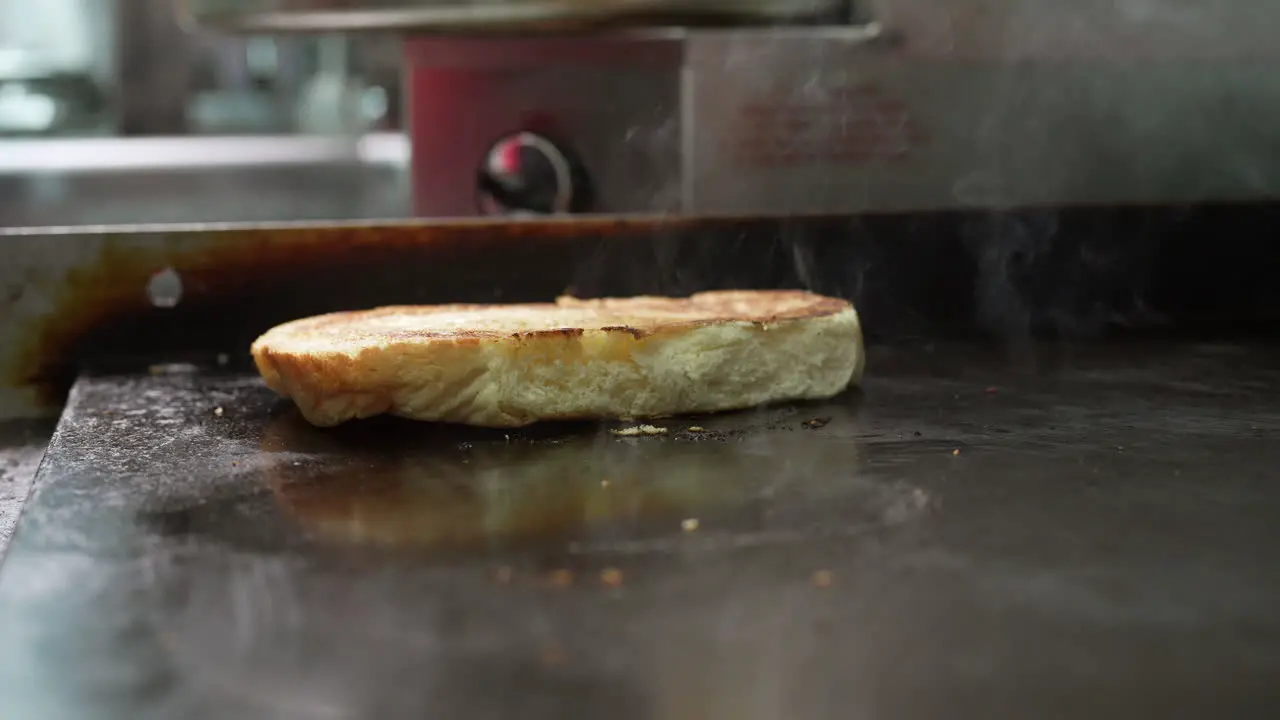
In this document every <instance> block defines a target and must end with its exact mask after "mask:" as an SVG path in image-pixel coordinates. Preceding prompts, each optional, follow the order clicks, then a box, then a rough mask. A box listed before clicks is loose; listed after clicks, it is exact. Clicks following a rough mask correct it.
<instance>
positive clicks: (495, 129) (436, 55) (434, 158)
mask: <svg viewBox="0 0 1280 720" xmlns="http://www.w3.org/2000/svg"><path fill="white" fill-rule="evenodd" d="M680 37H681V36H680V35H679V34H674V35H663V34H656V35H653V36H651V37H649V38H646V39H638V40H627V41H617V40H609V39H581V38H580V39H571V40H567V41H565V40H556V39H545V40H528V39H526V40H480V39H469V40H468V39H419V40H411V41H409V43H408V44H407V57H408V63H409V69H408V73H409V81H408V82H409V85H408V87H409V96H410V97H411V98H412V101H411V107H410V115H409V125H410V133H411V137H412V144H413V165H414V204H415V209H416V211H417V212H418V213H419V214H420V215H426V216H432V217H445V216H468V215H474V214H476V212H477V204H476V172H477V171H478V170H479V168H480V166H481V163H482V161H483V159H484V157H485V155H486V154H487V152H488V151H489V148H490V146H491V145H492V144H493V143H494V142H496V141H497V140H499V139H500V138H502V137H503V136H504V135H506V134H508V133H512V132H515V131H519V130H535V131H538V132H540V133H543V134H546V135H549V136H551V137H553V138H555V139H556V140H557V141H559V142H561V143H563V144H564V145H565V146H566V147H568V148H569V149H570V150H571V151H572V152H573V154H574V155H576V156H578V157H579V158H580V159H581V162H582V164H583V165H584V166H585V170H586V173H587V175H588V177H589V182H590V183H591V186H592V189H593V191H594V194H595V196H596V200H597V202H596V204H595V207H594V210H596V211H600V212H629V211H639V210H658V211H677V210H680V209H681V208H682V207H684V186H683V181H682V175H681V165H680V163H681V160H680V152H681V142H682V130H681V124H682V120H681V117H680V110H681V105H680V103H681V100H680V95H681V92H682V88H681V77H682V69H681V68H682V62H683V50H684V45H683V42H682V41H681V40H680Z"/></svg>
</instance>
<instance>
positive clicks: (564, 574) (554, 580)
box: [547, 569, 573, 587]
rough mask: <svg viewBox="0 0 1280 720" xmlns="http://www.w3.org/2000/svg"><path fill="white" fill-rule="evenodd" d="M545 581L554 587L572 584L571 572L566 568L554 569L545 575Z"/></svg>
mask: <svg viewBox="0 0 1280 720" xmlns="http://www.w3.org/2000/svg"><path fill="white" fill-rule="evenodd" d="M547 582H548V583H549V584H551V585H552V586H554V587H569V586H570V585H572V584H573V573H572V572H570V571H568V570H563V569H561V570H556V571H554V572H552V573H551V574H550V575H548V576H547Z"/></svg>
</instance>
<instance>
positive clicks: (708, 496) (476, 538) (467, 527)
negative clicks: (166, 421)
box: [263, 411, 900, 552]
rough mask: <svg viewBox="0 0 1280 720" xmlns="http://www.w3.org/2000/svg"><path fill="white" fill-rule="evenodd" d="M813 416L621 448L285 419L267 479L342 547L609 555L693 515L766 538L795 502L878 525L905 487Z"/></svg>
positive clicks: (269, 448) (553, 434)
mask: <svg viewBox="0 0 1280 720" xmlns="http://www.w3.org/2000/svg"><path fill="white" fill-rule="evenodd" d="M808 419H809V416H808V415H802V414H795V415H794V416H793V417H790V418H788V419H786V420H785V421H782V422H779V421H778V419H777V416H776V414H775V415H774V416H773V417H772V418H767V417H765V416H763V415H752V414H746V415H740V416H732V417H730V419H728V420H724V419H720V420H719V421H718V422H719V424H720V426H722V427H725V426H728V427H727V430H728V431H727V432H726V431H725V430H720V429H717V427H716V423H717V420H713V419H702V420H698V421H696V422H693V421H688V420H682V421H678V422H669V423H663V425H664V426H667V427H670V428H671V433H670V434H669V435H664V436H662V437H645V438H636V439H629V438H627V439H624V438H619V437H616V436H614V435H613V434H611V433H609V432H607V429H606V428H603V427H599V426H595V425H586V426H583V425H568V426H564V425H556V426H549V427H545V428H537V429H532V430H526V431H522V432H520V433H503V432H493V431H480V430H470V429H458V428H450V427H445V426H440V425H431V424H423V423H412V422H406V421H398V420H394V419H377V420H373V421H367V422H362V423H354V424H351V425H348V426H343V427H341V428H336V429H327V430H320V429H316V428H314V427H312V426H310V425H308V424H307V423H306V422H305V421H303V420H301V419H300V417H299V416H298V415H297V413H296V412H292V411H291V412H288V413H285V414H283V415H281V416H280V417H278V418H277V419H276V420H275V421H274V423H273V424H272V425H271V427H270V428H269V430H268V431H267V433H266V436H265V438H264V441H263V450H264V451H265V452H267V453H271V454H274V455H276V456H277V457H279V458H281V459H280V461H279V462H273V463H271V468H272V469H271V470H270V471H268V477H269V481H270V483H271V486H272V489H273V491H274V493H275V497H276V500H277V502H278V503H279V504H280V506H281V507H282V508H283V509H284V510H285V512H286V513H287V514H288V515H289V516H291V517H292V518H294V519H295V520H296V522H297V523H299V525H300V526H301V527H303V528H304V529H305V530H306V531H307V532H308V533H310V534H312V535H315V536H318V537H320V538H324V539H327V540H331V541H341V542H346V543H358V544H367V545H379V546H409V547H416V548H423V549H430V550H438V551H446V552H468V551H477V550H500V549H514V548H524V547H530V546H539V547H542V546H554V547H559V548H563V547H565V546H567V545H575V546H593V545H594V546H598V547H607V546H610V545H619V544H625V543H628V542H636V541H637V540H654V539H660V538H663V537H670V538H679V537H680V536H682V535H688V527H689V523H687V522H685V521H686V520H688V519H690V518H698V523H697V525H698V527H699V530H698V532H699V534H707V533H715V532H717V531H720V532H728V533H739V534H740V533H751V532H759V531H767V530H769V529H770V528H771V527H775V526H778V525H788V524H795V523H792V522H789V520H788V516H789V515H794V514H795V513H794V512H791V510H794V511H796V512H798V511H799V510H800V509H801V508H803V515H804V517H805V520H804V523H805V524H806V526H808V528H813V527H815V526H817V525H822V524H823V522H824V521H826V522H828V523H834V524H849V523H864V524H865V522H866V521H867V520H872V521H874V522H876V523H877V524H881V523H882V522H883V519H884V516H885V514H886V513H890V512H892V510H891V508H890V507H889V506H890V505H891V504H892V499H891V497H890V496H897V495H899V494H900V493H896V492H886V489H885V488H882V487H879V486H878V485H876V484H875V483H874V482H872V481H869V480H868V481H860V480H859V479H858V478H856V477H850V476H849V469H850V468H853V467H855V466H856V462H854V460H855V457H854V456H855V452H856V448H855V445H854V444H853V442H852V441H851V440H849V439H847V438H841V437H838V436H837V435H835V434H831V433H827V434H820V433H817V432H814V431H813V430H812V429H807V428H806V427H805V426H804V425H803V423H804V421H805V420H808ZM833 424H834V423H833ZM692 425H697V426H699V431H698V432H689V431H688V430H687V429H686V428H687V427H689V426H692ZM701 426H705V429H703V427H701ZM836 467H838V468H840V469H841V471H842V472H840V473H838V474H833V473H832V468H836ZM824 498H828V499H829V500H830V502H826V501H824ZM851 502H852V505H853V506H854V507H852V508H850V503H851ZM815 507H818V508H821V507H829V508H831V509H832V512H831V514H830V515H829V516H827V515H826V513H823V512H821V511H819V512H815ZM789 509H791V510H789ZM868 513H869V514H870V516H869V515H868Z"/></svg>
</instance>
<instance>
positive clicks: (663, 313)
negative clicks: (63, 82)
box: [264, 290, 852, 343]
mask: <svg viewBox="0 0 1280 720" xmlns="http://www.w3.org/2000/svg"><path fill="white" fill-rule="evenodd" d="M850 307H852V306H851V305H850V304H849V302H848V301H847V300H841V299H839V298H833V297H826V296H823V295H816V294H814V293H809V292H804V291H802V290H723V291H715V292H705V293H698V294H695V295H692V296H690V297H687V298H668V297H657V296H643V295H642V296H637V297H633V298H601V299H592V300H580V299H577V298H573V297H567V296H566V297H561V298H558V299H557V300H556V302H555V303H526V304H520V305H476V304H454V305H388V306H384V307H380V308H374V309H372V310H351V311H345V312H335V313H328V314H326V315H317V316H315V317H310V318H304V319H302V320H295V321H293V322H290V323H285V324H284V325H280V326H278V327H277V328H275V329H273V330H272V331H271V333H277V334H288V335H290V336H292V337H299V336H311V337H315V338H320V337H323V338H324V340H325V341H326V342H331V343H360V342H368V341H371V340H372V341H376V342H380V343H388V342H403V341H413V340H430V339H445V338H447V339H450V340H453V341H455V342H458V341H463V342H465V341H466V340H467V339H468V338H476V339H494V338H503V337H512V336H516V337H529V338H532V337H555V336H561V337H577V336H580V335H582V333H583V332H584V330H585V329H586V328H585V327H584V326H569V327H553V328H545V329H528V330H517V331H502V330H486V329H482V328H477V327H474V326H471V327H464V328H460V329H457V330H448V331H445V330H440V329H432V328H431V327H430V325H431V321H432V319H433V318H434V317H440V316H443V315H453V314H459V315H462V314H473V313H475V314H477V321H478V322H483V319H482V317H480V316H479V313H483V312H488V311H493V310H494V309H495V308H501V309H502V311H503V312H517V313H528V314H531V315H534V314H539V315H544V316H546V317H549V318H554V317H563V318H564V319H565V320H566V321H581V319H582V317H584V316H585V317H594V318H595V319H597V320H598V321H600V322H601V323H602V324H600V325H598V326H595V327H592V328H591V329H594V330H601V331H604V332H620V333H627V334H628V335H631V336H632V337H634V338H637V339H639V338H642V337H645V336H648V335H651V334H654V333H658V332H661V331H663V330H666V329H681V328H688V327H690V326H697V325H708V324H712V323H717V322H726V321H739V322H752V323H759V324H766V325H767V324H771V323H776V322H782V321H785V320H801V319H805V318H815V317H822V316H824V315H833V314H835V313H838V312H841V311H844V310H848V309H849V308H850ZM566 310H568V311H579V312H581V313H582V315H578V314H577V313H570V312H566ZM393 317H394V318H397V319H404V320H406V321H413V320H420V321H421V324H422V325H423V326H424V327H422V328H420V329H412V330H405V329H397V330H384V329H377V328H376V327H372V326H371V324H370V323H371V321H375V322H376V321H377V320H378V319H380V318H393ZM611 320H619V321H620V322H618V323H617V324H603V323H609V322H611ZM623 320H625V321H626V322H621V321H623ZM264 337H266V336H264Z"/></svg>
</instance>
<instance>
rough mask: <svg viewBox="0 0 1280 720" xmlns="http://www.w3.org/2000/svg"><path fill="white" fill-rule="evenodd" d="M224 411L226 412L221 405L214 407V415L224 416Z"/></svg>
mask: <svg viewBox="0 0 1280 720" xmlns="http://www.w3.org/2000/svg"><path fill="white" fill-rule="evenodd" d="M223 412H224V411H223V409H222V408H221V407H216V408H214V409H213V416H214V417H222V413H223Z"/></svg>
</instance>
